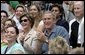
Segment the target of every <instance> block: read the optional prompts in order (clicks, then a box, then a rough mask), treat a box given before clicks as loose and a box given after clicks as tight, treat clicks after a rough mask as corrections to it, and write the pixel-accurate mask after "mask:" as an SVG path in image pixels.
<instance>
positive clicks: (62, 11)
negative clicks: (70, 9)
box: [51, 3, 65, 18]
mask: <svg viewBox="0 0 85 55" xmlns="http://www.w3.org/2000/svg"><path fill="white" fill-rule="evenodd" d="M53 7H58V9H59V12H60V13H61V16H60V17H61V18H62V16H63V15H65V14H64V9H63V7H62V5H60V4H57V3H56V4H53V5H52V7H51V10H52V8H53Z"/></svg>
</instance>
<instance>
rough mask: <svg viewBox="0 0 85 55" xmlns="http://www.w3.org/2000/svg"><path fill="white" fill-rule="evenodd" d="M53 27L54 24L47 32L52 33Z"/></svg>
mask: <svg viewBox="0 0 85 55" xmlns="http://www.w3.org/2000/svg"><path fill="white" fill-rule="evenodd" d="M52 29H53V26H52V27H51V28H48V29H47V32H48V33H49V34H50V32H51V31H52Z"/></svg>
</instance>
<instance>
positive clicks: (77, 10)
mask: <svg viewBox="0 0 85 55" xmlns="http://www.w3.org/2000/svg"><path fill="white" fill-rule="evenodd" d="M74 14H75V16H76V17H77V18H80V17H82V16H84V7H83V4H82V2H79V1H77V2H75V3H74Z"/></svg>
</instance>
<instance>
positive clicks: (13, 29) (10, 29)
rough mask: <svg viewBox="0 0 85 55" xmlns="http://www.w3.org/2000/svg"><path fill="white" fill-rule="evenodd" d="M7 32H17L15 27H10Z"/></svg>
mask: <svg viewBox="0 0 85 55" xmlns="http://www.w3.org/2000/svg"><path fill="white" fill-rule="evenodd" d="M7 31H15V28H14V27H8V28H7Z"/></svg>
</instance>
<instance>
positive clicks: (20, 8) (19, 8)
mask: <svg viewBox="0 0 85 55" xmlns="http://www.w3.org/2000/svg"><path fill="white" fill-rule="evenodd" d="M16 10H24V9H23V8H22V7H18V8H17V9H16Z"/></svg>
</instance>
